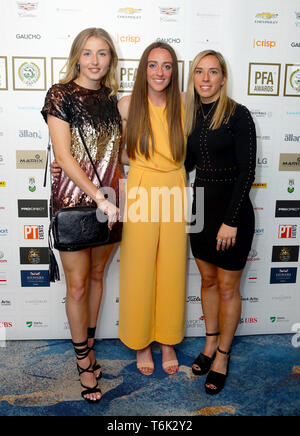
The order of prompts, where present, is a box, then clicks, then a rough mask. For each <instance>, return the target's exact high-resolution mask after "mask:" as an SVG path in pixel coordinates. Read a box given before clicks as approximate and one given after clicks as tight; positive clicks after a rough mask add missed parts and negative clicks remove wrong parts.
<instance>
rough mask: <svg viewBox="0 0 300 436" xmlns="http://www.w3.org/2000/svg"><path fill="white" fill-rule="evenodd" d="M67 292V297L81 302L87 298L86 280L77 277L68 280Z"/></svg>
mask: <svg viewBox="0 0 300 436" xmlns="http://www.w3.org/2000/svg"><path fill="white" fill-rule="evenodd" d="M67 283H68V284H67V293H68V297H69V298H71V299H72V300H73V301H75V302H76V303H81V302H83V301H85V300H86V298H87V289H88V287H87V281H86V280H83V279H80V278H77V279H75V278H74V279H72V280H68V282H67Z"/></svg>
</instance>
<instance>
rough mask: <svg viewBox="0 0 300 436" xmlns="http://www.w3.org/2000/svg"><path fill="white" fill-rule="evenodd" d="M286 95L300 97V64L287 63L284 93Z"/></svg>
mask: <svg viewBox="0 0 300 436" xmlns="http://www.w3.org/2000/svg"><path fill="white" fill-rule="evenodd" d="M283 95H285V96H286V97H300V64H286V65H285V77H284V93H283Z"/></svg>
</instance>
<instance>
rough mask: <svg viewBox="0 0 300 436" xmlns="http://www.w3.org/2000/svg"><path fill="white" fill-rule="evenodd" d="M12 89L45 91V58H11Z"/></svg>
mask: <svg viewBox="0 0 300 436" xmlns="http://www.w3.org/2000/svg"><path fill="white" fill-rule="evenodd" d="M12 61H13V89H14V90H15V91H44V90H46V58H45V57H21V56H13V57H12Z"/></svg>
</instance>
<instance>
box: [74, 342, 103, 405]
mask: <svg viewBox="0 0 300 436" xmlns="http://www.w3.org/2000/svg"><path fill="white" fill-rule="evenodd" d="M72 344H73V346H74V350H75V353H76V357H77V360H79V361H80V360H83V359H85V358H86V357H88V355H89V352H90V348H89V347H88V340H86V341H84V342H81V343H79V344H75V343H74V342H73V341H72ZM78 347H83V348H78ZM77 370H78V374H79V377H80V376H81V375H82V374H84V373H85V372H89V373H92V374H93V373H94V371H93V369H92V364H91V363H90V365H89V366H88V367H87V368H81V366H79V365H78V363H77ZM80 384H81V386H82V387H83V388H84V389H85V390H84V391H82V392H81V396H82V398H83V399H84V400H85V401H87V402H88V403H92V404H94V403H98V402H99V401H100V400H101V398H102V392H101V389H100V388H99V386H98V382H97V383H96V385H95V386H94V387H92V388H91V387H89V386H85V385H83V384H82V383H81V381H80ZM98 393H99V394H101V398H99V399H97V400H90V399H89V398H86V397H85V395H90V394H98Z"/></svg>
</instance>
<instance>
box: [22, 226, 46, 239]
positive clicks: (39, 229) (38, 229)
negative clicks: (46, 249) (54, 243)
mask: <svg viewBox="0 0 300 436" xmlns="http://www.w3.org/2000/svg"><path fill="white" fill-rule="evenodd" d="M24 239H44V226H39V225H27V224H26V225H24Z"/></svg>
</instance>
